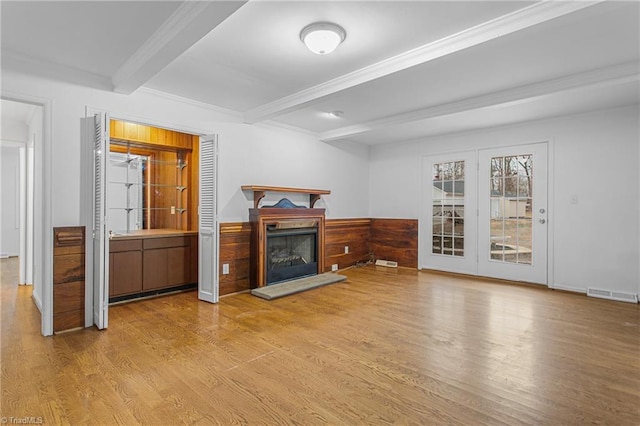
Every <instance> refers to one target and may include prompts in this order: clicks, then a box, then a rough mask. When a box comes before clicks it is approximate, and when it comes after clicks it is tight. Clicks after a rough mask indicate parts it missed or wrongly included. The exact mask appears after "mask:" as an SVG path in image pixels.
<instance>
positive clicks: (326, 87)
mask: <svg viewBox="0 0 640 426" xmlns="http://www.w3.org/2000/svg"><path fill="white" fill-rule="evenodd" d="M600 1H601V0H598V1H593V2H585V1H571V2H565V1H562V2H560V1H541V2H536V3H534V4H532V5H530V6H528V7H524V8H522V9H519V10H516V11H514V12H511V13H508V14H506V15H503V16H500V17H498V18H495V19H492V20H490V21H487V22H483V23H481V24H479V25H476V26H474V27H471V28H468V29H465V30H463V31H460V32H458V33H455V34H452V35H450V36H447V37H444V38H442V39H439V40H436V41H434V42H431V43H428V44H425V45H423V46H420V47H417V48H415V49H411V50H409V51H407V52H404V53H401V54H399V55H396V56H393V57H391V58H387V59H385V60H383V61H380V62H377V63H375V64H373V65H369V66H367V67H364V68H361V69H359V70H356V71H354V72H351V73H348V74H345V75H343V76H340V77H337V78H334V79H333V80H329V81H327V82H324V83H321V84H318V85H316V86H313V87H310V88H308V89H304V90H301V91H299V92H297V93H293V94H291V95H288V96H285V97H283V98H280V99H277V100H275V101H273V102H269V103H267V104H264V105H261V106H258V107H256V108H253V109H251V110H249V111H247V112H245V114H244V120H245V122H246V123H249V124H253V123H256V122H258V121H262V120H266V119H268V118H273V117H274V116H277V115H280V114H284V113H286V112H288V111H291V110H292V109H294V108H297V107H300V106H302V105H304V104H307V103H310V102H313V101H315V100H317V99H319V98H322V97H325V96H328V95H332V94H334V93H337V92H340V91H343V90H346V89H349V88H352V87H355V86H358V85H360V84H363V83H367V82H369V81H373V80H375V79H378V78H381V77H384V76H387V75H390V74H392V73H395V72H398V71H402V70H405V69H407V68H410V67H413V66H416V65H420V64H423V63H426V62H429V61H433V60H435V59H438V58H441V57H443V56H445V55H449V54H451V53H454V52H458V51H461V50H463V49H467V48H469V47H472V46H477V45H479V44H482V43H486V42H488V41H491V40H494V39H497V38H499V37H503V36H505V35H508V34H511V33H514V32H517V31H520V30H523V29H525V28H529V27H532V26H535V25H538V24H540V23H543V22H546V21H549V20H552V19H555V18H558V17H561V16H564V15H567V14H569V13H573V12H576V11H578V10H581V9H584V8H586V7H590V6H593V5H595V4H598V3H600Z"/></svg>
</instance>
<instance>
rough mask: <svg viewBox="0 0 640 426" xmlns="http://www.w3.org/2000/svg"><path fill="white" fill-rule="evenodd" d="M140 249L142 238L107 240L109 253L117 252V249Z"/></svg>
mask: <svg viewBox="0 0 640 426" xmlns="http://www.w3.org/2000/svg"><path fill="white" fill-rule="evenodd" d="M136 250H142V240H122V241H117V240H111V241H109V253H117V252H119V251H136Z"/></svg>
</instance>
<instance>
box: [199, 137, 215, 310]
mask: <svg viewBox="0 0 640 426" xmlns="http://www.w3.org/2000/svg"><path fill="white" fill-rule="evenodd" d="M217 152H218V140H217V136H216V135H208V136H202V137H200V170H199V171H200V197H199V206H198V212H199V216H198V234H199V235H198V237H199V238H198V299H200V300H204V301H207V302H211V303H217V302H218V273H217V272H218V214H217V205H216V193H217V191H216V190H217V183H218V179H217V177H218V155H217Z"/></svg>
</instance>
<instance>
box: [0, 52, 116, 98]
mask: <svg viewBox="0 0 640 426" xmlns="http://www.w3.org/2000/svg"><path fill="white" fill-rule="evenodd" d="M2 68H3V69H5V68H6V69H13V70H16V71H18V72H21V73H24V74H31V75H37V76H40V77H43V78H45V79H50V78H54V79H57V80H61V81H65V82H68V83H73V84H75V85H78V86H88V87H93V88H96V89H102V90H109V91H110V90H113V85H112V83H111V79H109V78H108V77H105V76H103V75H99V74H95V73H92V72H89V71H84V70H81V69H78V68H74V67H70V66H68V65H62V64H58V63H55V62H51V61H48V60H44V59H40V58H35V57H33V56H29V55H25V54H24V53H20V52H15V51H13V50H8V49H4V48H3V49H2Z"/></svg>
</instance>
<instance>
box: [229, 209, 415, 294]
mask: <svg viewBox="0 0 640 426" xmlns="http://www.w3.org/2000/svg"><path fill="white" fill-rule="evenodd" d="M345 246H348V247H349V253H345ZM250 247H251V225H250V224H249V222H228V223H221V224H220V270H219V276H220V295H225V294H230V293H236V292H239V291H245V290H249V289H250V288H251V283H250V280H249V266H250V265H249V258H250ZM324 252H325V268H324V269H325V271H327V272H328V271H331V265H334V264H338V269H344V268H348V267H350V266H353V265H355V264H356V263H357V262H361V261H367V260H369V259H370V256H371V255H373V256H374V257H375V258H378V259H386V260H394V261H396V262H398V265H399V266H404V267H408V268H417V267H418V221H417V220H416V219H369V218H357V219H327V220H326V221H325V245H324ZM224 264H228V265H229V273H228V274H223V273H222V272H223V265H224Z"/></svg>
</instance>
